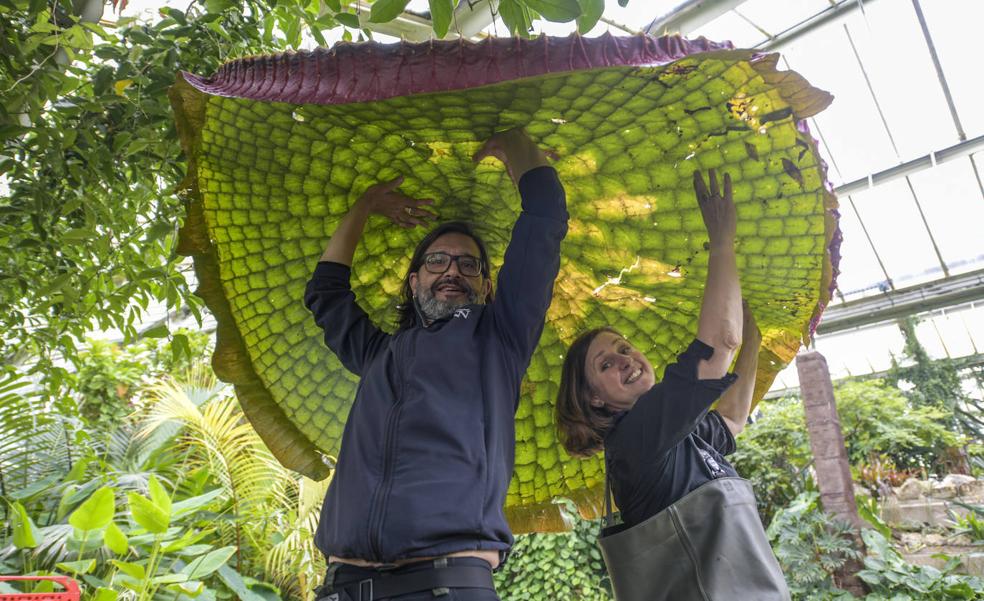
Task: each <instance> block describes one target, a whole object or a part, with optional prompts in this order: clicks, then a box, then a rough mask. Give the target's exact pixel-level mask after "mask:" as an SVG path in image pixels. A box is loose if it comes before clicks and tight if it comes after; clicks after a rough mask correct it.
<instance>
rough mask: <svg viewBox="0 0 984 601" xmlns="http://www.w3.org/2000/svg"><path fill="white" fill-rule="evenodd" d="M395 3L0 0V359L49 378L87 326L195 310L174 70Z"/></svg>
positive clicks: (289, 40)
mask: <svg viewBox="0 0 984 601" xmlns="http://www.w3.org/2000/svg"><path fill="white" fill-rule="evenodd" d="M407 3H408V2H407V0H377V1H376V2H374V3H373V5H372V10H371V13H370V11H365V10H362V9H360V6H362V4H360V3H355V2H353V1H352V0H326V1H325V2H311V1H310V0H200V1H192V2H191V3H189V5H188V7H187V8H186V9H185V10H179V9H173V8H169V7H163V8H161V9H160V12H159V14H158V15H156V18H154V19H151V20H149V21H146V22H144V21H138V20H135V19H132V18H124V17H119V18H117V19H116V21H115V22H112V21H111V20H108V19H105V20H104V19H103V13H104V8H105V6H106V5H107V3H106V2H105V1H104V0H75V1H72V0H53V1H51V2H42V1H39V0H3V1H2V2H0V55H2V56H3V61H0V243H2V244H3V247H4V249H5V253H4V259H3V261H2V262H0V281H2V282H3V286H0V306H2V307H4V310H3V311H0V357H3V358H4V359H5V362H11V361H16V362H18V363H20V362H27V363H30V364H33V363H34V362H35V361H39V363H38V364H37V369H38V372H39V373H44V374H47V375H48V376H49V377H53V378H56V379H57V377H58V374H62V375H63V374H64V373H65V372H64V368H63V367H62V366H61V365H60V364H59V362H58V361H57V360H56V354H58V355H61V356H63V357H66V358H70V356H71V355H72V354H74V352H75V350H76V346H77V345H78V343H79V342H80V341H81V340H82V339H83V337H84V335H85V333H86V332H87V331H89V330H90V329H91V328H93V327H98V328H100V329H109V328H115V329H117V330H119V331H120V332H122V333H123V334H124V335H125V336H126V337H127V339H133V338H135V337H138V336H139V335H140V334H141V333H140V332H138V331H137V327H138V326H137V324H138V323H139V317H140V316H141V315H142V313H143V311H144V310H145V309H146V308H147V306H148V303H150V302H151V301H160V302H162V303H165V304H166V305H167V306H168V307H169V308H170V309H172V310H179V309H183V308H185V307H189V308H190V309H191V310H192V311H194V312H197V310H198V306H199V304H198V302H197V300H196V299H195V297H193V296H192V295H191V293H190V290H189V289H188V286H187V284H186V283H185V277H184V273H183V272H182V267H181V261H180V259H179V258H178V257H177V256H176V254H175V252H174V251H175V236H174V231H175V225H174V224H176V223H177V222H179V221H180V219H181V217H180V215H181V211H182V202H181V199H180V198H179V197H178V196H177V195H175V189H176V187H177V184H178V182H180V181H181V180H182V178H183V175H184V172H185V166H184V164H183V162H182V156H181V150H180V147H179V145H178V142H177V137H176V134H175V130H174V125H173V119H172V115H171V111H170V107H169V105H168V101H167V98H166V90H167V88H168V86H170V85H171V84H172V83H174V78H175V74H176V73H177V72H178V71H181V70H187V71H192V72H200V73H207V72H212V71H214V70H215V69H216V68H217V67H218V65H220V64H221V63H222V62H223V61H225V60H227V59H229V58H234V57H241V56H252V55H257V54H262V53H265V52H272V51H277V50H285V49H287V48H293V49H297V48H299V47H300V46H301V45H302V44H303V43H304V40H305V39H312V40H314V41H315V42H317V43H319V44H322V45H325V44H326V41H325V37H324V35H323V32H325V31H327V30H331V29H344V30H345V34H344V37H345V38H346V39H350V40H351V39H352V37H353V36H352V32H355V35H357V36H359V37H360V38H364V37H365V36H371V32H369V30H367V29H363V26H364V25H366V24H367V23H368V22H370V21H371V22H373V23H380V22H385V21H388V20H391V19H393V18H395V17H396V16H397V15H398V14H399V13H400V12H401V11H402V10H403V9H404V8H405V7H406V5H407ZM112 4H113V6H114V7H117V8H119V9H121V10H122V8H123V7H124V6H125V5H126V1H125V0H122V1H120V2H116V1H114V2H113V3H112ZM457 4H458V0H433V1H432V2H431V11H432V16H433V21H434V26H435V29H438V30H443V31H445V32H446V31H447V30H448V28H449V27H452V28H453V19H452V16H453V15H452V12H451V11H452V9H453V8H454V7H455V6H457ZM581 4H583V5H584V7H585V8H584V9H583V10H582V9H581ZM501 5H502V7H503V12H502V16H503V18H504V19H505V20H506V23H508V24H509V29H510V30H512V31H516V32H517V33H519V34H526V33H527V27H525V24H526V23H527V21H528V20H529V19H532V18H536V17H537V16H538V15H542V16H543V17H544V18H547V19H551V20H567V21H570V20H574V19H575V18H578V19H580V21H579V23H580V22H582V21H584V20H585V19H588V20H589V21H590V25H593V24H594V22H596V21H597V19H598V18H599V17H600V14H601V8H603V2H599V1H598V0H582V1H581V3H579V2H578V0H552V1H550V2H541V1H539V0H528V1H527V0H508V2H502V3H501ZM469 6H470V4H469ZM459 12H460V11H459ZM516 15H519V18H518V19H517V17H516ZM107 16H108V15H107ZM583 24H584V25H585V26H587V25H589V23H587V22H586V21H585V22H584V23H583ZM438 33H440V31H438ZM158 332H159V331H158ZM164 335H167V327H166V324H165V325H164Z"/></svg>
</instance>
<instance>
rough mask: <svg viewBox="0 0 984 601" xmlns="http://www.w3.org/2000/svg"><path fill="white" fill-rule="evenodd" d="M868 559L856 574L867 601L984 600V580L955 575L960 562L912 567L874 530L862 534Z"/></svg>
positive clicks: (951, 559) (954, 558)
mask: <svg viewBox="0 0 984 601" xmlns="http://www.w3.org/2000/svg"><path fill="white" fill-rule="evenodd" d="M861 535H862V537H863V538H864V544H865V546H866V547H867V548H868V556H867V557H865V559H864V569H863V570H861V571H860V572H858V577H860V578H861V579H862V580H863V581H864V582H865V583H866V584H867V585H868V587H869V589H870V590H871V594H870V595H868V596H867V597H866V599H868V601H957V600H964V599H981V598H984V579H981V578H978V577H976V576H963V575H958V574H956V573H955V571H956V569H957V567H958V566H959V565H960V558H956V557H953V558H947V561H946V564H945V565H944V566H943V568H942V569H938V568H934V567H932V566H917V565H911V564H909V563H907V562H906V561H905V559H904V558H903V557H902V555H901V554H900V553H899V552H898V551H897V550H896V549H895V547H893V546H892V544H891V542H890V541H889V540H888V539H886V538H885V537H884V536H883V535H882V534H880V533H879V532H878V531H876V530H863V531H862V533H861Z"/></svg>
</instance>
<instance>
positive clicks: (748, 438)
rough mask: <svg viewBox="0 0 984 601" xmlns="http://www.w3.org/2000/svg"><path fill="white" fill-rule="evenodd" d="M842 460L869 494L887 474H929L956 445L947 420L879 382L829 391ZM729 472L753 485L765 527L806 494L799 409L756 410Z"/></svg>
mask: <svg viewBox="0 0 984 601" xmlns="http://www.w3.org/2000/svg"><path fill="white" fill-rule="evenodd" d="M834 393H835V396H836V398H837V413H838V415H839V416H840V421H841V428H842V429H843V432H844V441H845V444H846V445H847V453H848V458H849V459H850V461H851V464H852V466H853V467H854V469H855V471H856V472H857V473H858V474H859V475H860V476H861V483H863V484H865V485H868V486H869V487H871V488H872V489H873V492H874V493H875V494H879V493H880V492H881V491H880V488H881V487H883V486H884V485H886V484H889V483H890V484H896V485H897V484H898V482H894V481H893V482H886V479H887V478H888V476H889V475H887V474H886V472H887V470H889V469H892V470H899V471H901V473H911V472H913V471H916V470H922V469H932V468H934V467H936V466H938V465H939V464H940V463H941V462H942V459H941V458H942V457H943V456H944V453H945V450H946V449H947V448H951V447H953V446H955V445H959V444H960V443H961V442H962V440H963V439H962V438H961V437H960V436H959V435H957V434H955V433H954V432H953V431H952V430H950V429H948V428H947V427H946V425H945V418H946V413H945V411H943V410H942V409H940V408H938V407H933V406H914V405H913V404H912V403H911V402H910V401H909V400H908V399H907V398H906V397H905V395H903V394H902V393H901V392H900V391H899V390H898V389H897V388H895V387H893V386H890V385H887V384H886V383H885V382H883V381H880V380H861V381H848V382H844V383H842V384H840V385H838V386H837V387H836V388H835V391H834ZM732 459H733V462H732V463H733V464H734V466H735V468H736V469H737V470H738V473H740V474H742V476H744V477H745V478H748V479H749V480H751V481H752V482H753V483H754V485H755V493H756V496H757V497H758V501H759V512H760V514H761V515H762V517H763V520H764V521H769V520H771V519H772V516H773V515H774V513H775V511H776V509H777V508H779V507H782V506H784V505H787V504H788V503H790V502H791V501H792V499H793V498H794V497H796V496H797V495H798V494H800V493H801V492H804V491H807V490H810V489H811V488H812V487H813V480H812V476H811V474H810V472H809V467H810V465H811V463H812V461H813V453H812V451H811V450H810V442H809V436H808V435H807V431H806V421H805V417H804V413H803V406H802V401H801V400H800V399H799V398H798V397H786V398H783V399H780V400H777V401H774V402H771V403H766V404H763V405H761V406H760V408H759V415H758V416H757V418H756V420H755V423H754V424H752V425H750V426H749V427H747V428H745V429H744V431H743V432H742V433H741V434H740V435H739V437H738V450H737V451H736V452H735V454H734V455H733V456H732Z"/></svg>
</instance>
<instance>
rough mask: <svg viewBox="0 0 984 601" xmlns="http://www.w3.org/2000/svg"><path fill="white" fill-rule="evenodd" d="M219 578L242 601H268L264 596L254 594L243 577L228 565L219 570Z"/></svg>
mask: <svg viewBox="0 0 984 601" xmlns="http://www.w3.org/2000/svg"><path fill="white" fill-rule="evenodd" d="M218 574H219V578H220V579H222V582H224V583H225V585H226V586H228V587H229V590H231V591H232V592H233V593H235V595H236V598H237V599H239V600H240V601H266V598H265V597H263V596H262V595H259V594H257V593H254V592H253V591H252V590H250V588H249V587H248V586H246V583H245V582H243V577H242V576H241V575H240V574H239V572H237V571H236V570H234V569H233V568H231V567H229V566H228V565H224V566H221V567H220V568H219V569H218Z"/></svg>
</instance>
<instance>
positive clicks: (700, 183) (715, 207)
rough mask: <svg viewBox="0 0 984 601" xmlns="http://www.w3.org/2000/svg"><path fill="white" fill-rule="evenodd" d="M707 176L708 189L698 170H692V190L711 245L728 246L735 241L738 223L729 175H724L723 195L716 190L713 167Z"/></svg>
mask: <svg viewBox="0 0 984 601" xmlns="http://www.w3.org/2000/svg"><path fill="white" fill-rule="evenodd" d="M707 177H708V181H709V182H710V187H711V189H710V191H708V189H707V186H705V185H704V178H703V176H701V174H700V171H694V191H695V192H696V193H697V204H698V205H699V206H700V214H701V216H702V217H703V218H704V226H705V227H707V235H708V237H709V238H710V240H711V246H720V245H727V246H729V247H730V246H731V245H733V244H734V242H735V232H736V229H737V223H738V214H737V212H736V211H735V202H734V200H733V199H732V197H731V176H730V175H728V174H725V175H724V194H723V195H722V194H721V193H720V191H719V190H718V181H717V174H716V173H715V172H714V170H713V169H708V171H707Z"/></svg>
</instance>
